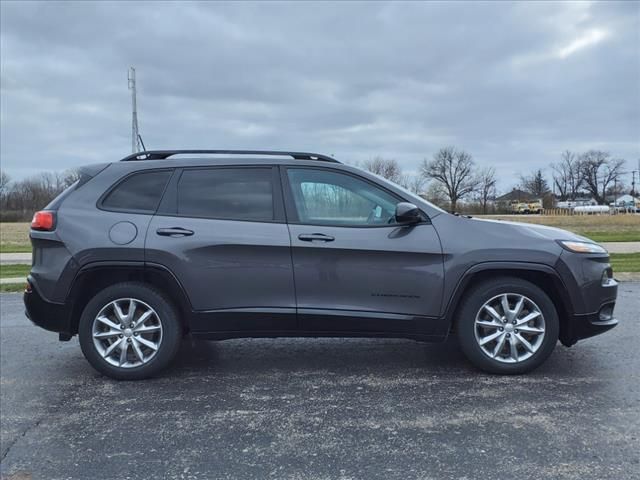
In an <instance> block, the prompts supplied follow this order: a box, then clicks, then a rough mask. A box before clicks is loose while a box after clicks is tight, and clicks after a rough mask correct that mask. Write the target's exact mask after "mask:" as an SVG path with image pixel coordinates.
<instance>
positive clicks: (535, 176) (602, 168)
mask: <svg viewBox="0 0 640 480" xmlns="http://www.w3.org/2000/svg"><path fill="white" fill-rule="evenodd" d="M624 164H625V161H624V160H623V159H618V158H613V157H612V156H611V154H610V153H609V152H606V151H601V150H589V151H587V152H584V153H575V152H571V151H568V150H567V151H565V152H563V153H562V155H561V156H560V160H559V161H558V162H555V163H552V164H551V165H550V167H551V171H552V176H551V178H552V182H553V183H552V184H551V185H552V186H551V187H550V186H549V182H548V181H547V178H546V176H545V173H544V171H543V170H542V169H537V170H534V171H533V172H531V173H530V174H523V175H521V176H520V179H519V183H517V184H516V185H514V186H513V188H514V189H515V188H517V189H520V190H522V191H524V192H526V193H528V194H529V195H531V196H532V197H535V198H539V199H542V200H543V201H545V202H548V203H553V201H554V199H555V198H557V199H558V200H561V201H564V200H576V199H577V198H584V197H587V196H588V197H592V198H593V199H594V200H595V201H596V202H597V203H598V204H605V203H606V199H607V197H608V196H610V195H620V194H621V193H624V192H625V191H626V190H627V188H626V186H625V185H624V183H623V182H622V181H621V175H622V174H624V173H625V172H624V171H623V168H624ZM363 167H364V168H365V169H367V170H369V171H370V172H372V173H375V174H377V175H380V176H382V177H385V178H387V179H389V180H391V181H393V182H395V183H398V184H399V185H401V186H403V187H405V188H407V189H409V190H411V191H413V192H414V193H418V194H421V195H423V196H424V197H426V198H427V199H428V200H429V201H431V202H433V203H436V204H437V205H439V206H441V207H444V208H447V209H449V210H451V211H457V210H458V207H459V202H460V201H462V200H464V202H465V209H466V210H472V211H476V212H478V213H488V211H489V210H490V209H493V208H495V206H494V205H493V201H494V200H495V198H496V194H497V192H496V184H497V177H496V170H495V168H494V167H484V168H479V167H478V166H477V165H476V163H475V161H474V159H473V157H472V156H471V154H469V153H468V152H466V151H464V150H461V149H458V148H456V147H453V146H449V147H444V148H441V149H440V150H438V151H437V152H436V153H435V154H434V155H433V157H432V158H431V159H425V160H424V161H423V162H422V163H421V165H420V169H419V171H418V172H417V173H414V174H406V173H403V171H402V169H401V167H400V165H399V164H398V162H397V161H396V160H394V159H384V158H381V157H376V158H374V159H372V160H369V161H366V162H364V164H363ZM552 190H554V192H553V193H555V194H556V195H555V196H553V195H552ZM631 190H633V187H632V189H631ZM631 190H630V193H632V194H636V192H633V191H631ZM545 206H547V205H545ZM548 206H552V205H548Z"/></svg>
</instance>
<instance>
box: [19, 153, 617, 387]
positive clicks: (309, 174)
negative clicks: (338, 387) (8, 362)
mask: <svg viewBox="0 0 640 480" xmlns="http://www.w3.org/2000/svg"><path fill="white" fill-rule="evenodd" d="M185 156H186V157H187V158H185ZM30 236H31V241H32V244H33V266H32V269H31V273H30V275H29V277H28V287H27V289H26V291H25V294H24V301H25V305H26V311H27V315H28V316H29V318H31V320H32V321H33V322H34V323H36V324H37V325H39V326H41V327H43V328H45V329H47V330H51V331H54V332H59V337H60V339H61V340H69V339H70V338H71V337H72V336H74V335H76V334H77V335H79V338H80V346H81V348H82V351H83V353H84V355H85V356H86V358H87V359H88V361H89V362H90V363H91V365H93V367H94V368H96V369H97V370H98V371H100V372H102V373H104V374H106V375H109V376H111V377H113V378H117V379H139V378H145V377H148V376H150V375H153V374H155V373H157V372H159V371H160V370H162V369H163V368H164V367H166V366H167V365H168V364H169V362H170V361H171V359H172V358H173V357H174V355H175V354H176V352H177V350H178V347H179V345H180V340H181V338H182V337H183V336H184V335H186V334H190V335H192V336H194V337H199V338H206V339H212V340H223V339H228V338H237V337H283V336H311V337H314V336H323V337H324V336H336V337H342V336H371V337H404V338H410V339H415V340H421V341H443V340H445V339H446V338H447V337H448V336H449V335H450V334H454V335H456V336H457V338H458V339H459V341H460V345H461V347H462V349H463V351H464V352H465V354H466V355H467V357H468V358H469V359H470V360H471V362H473V364H475V365H476V366H477V367H479V368H481V369H483V370H485V371H488V372H493V373H500V374H517V373H523V372H528V371H530V370H532V369H534V368H536V367H537V366H539V365H540V364H541V363H542V362H544V360H545V359H546V358H547V357H548V356H549V355H550V354H551V352H552V351H553V349H554V347H555V345H556V343H557V341H558V339H559V340H560V341H561V342H562V343H563V344H564V345H567V346H570V345H573V344H574V343H576V342H577V341H578V340H579V339H582V338H586V337H589V336H592V335H596V334H598V333H601V332H604V331H606V330H608V329H610V328H612V327H614V326H615V325H616V324H617V321H616V320H615V319H614V317H613V309H614V305H615V300H616V293H617V283H616V281H615V280H614V279H613V272H612V269H611V265H610V263H609V256H608V254H607V252H606V251H605V250H604V249H603V248H602V247H601V246H599V245H597V244H595V243H594V242H592V241H590V240H589V239H587V238H584V237H580V236H577V235H575V234H572V233H570V232H567V231H564V230H560V229H555V228H549V227H542V226H537V225H530V224H529V225H528V224H520V223H511V222H502V221H491V220H478V219H474V218H469V217H465V216H457V215H450V214H448V213H446V212H444V211H443V210H441V209H440V208H438V207H436V206H434V205H432V204H430V203H429V202H426V201H425V200H423V199H422V198H420V197H418V196H415V195H413V194H411V193H409V192H408V191H406V190H404V189H402V188H401V187H399V186H397V185H395V184H393V183H391V182H388V181H386V180H384V179H382V178H380V177H377V176H375V175H372V174H370V173H367V172H364V171H362V170H359V169H358V168H355V167H350V166H347V165H342V164H340V163H339V162H337V161H336V160H334V159H332V158H330V157H327V156H324V155H318V154H313V153H298V152H265V151H220V150H212V151H156V152H145V153H141V154H136V155H132V156H129V157H127V158H125V159H124V160H123V161H119V162H114V163H110V164H104V165H93V166H89V167H85V168H83V169H81V174H80V178H79V180H78V181H77V182H76V183H75V184H74V185H72V186H71V187H70V188H69V189H67V190H66V191H65V192H64V193H62V194H61V195H60V196H59V197H58V198H56V199H55V200H54V201H53V202H52V203H51V204H49V205H48V206H47V207H46V208H45V209H44V210H43V211H40V212H37V213H36V214H35V215H34V218H33V222H32V224H31V234H30ZM372 361H375V360H374V359H372Z"/></svg>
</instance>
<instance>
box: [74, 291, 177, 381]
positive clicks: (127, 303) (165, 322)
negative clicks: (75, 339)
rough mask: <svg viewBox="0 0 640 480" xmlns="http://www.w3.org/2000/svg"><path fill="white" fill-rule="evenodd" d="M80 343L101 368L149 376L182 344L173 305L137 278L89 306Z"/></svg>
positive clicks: (122, 376) (124, 376)
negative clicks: (136, 280) (137, 280)
mask: <svg viewBox="0 0 640 480" xmlns="http://www.w3.org/2000/svg"><path fill="white" fill-rule="evenodd" d="M78 334H79V337H80V347H81V348H82V353H84V356H85V357H86V359H87V360H88V361H89V363H90V364H91V365H92V366H93V367H94V368H95V369H96V370H98V371H99V372H101V373H103V374H105V375H107V376H109V377H112V378H115V379H117V380H138V379H142V378H147V377H150V376H152V375H154V374H155V373H157V372H159V371H160V370H161V369H163V368H164V367H166V366H167V365H168V364H169V362H170V361H171V360H172V359H173V357H174V356H175V354H176V353H177V351H178V348H179V346H180V339H181V328H180V322H179V321H178V317H177V314H176V311H175V308H174V307H173V306H172V305H171V304H170V303H168V302H167V301H166V300H165V299H164V298H163V297H162V295H161V293H160V292H158V291H157V290H155V289H154V288H152V287H150V286H148V285H145V284H143V283H137V282H127V283H120V284H117V285H112V286H110V287H107V288H106V289H104V290H103V291H101V292H100V293H98V294H97V295H96V296H95V297H93V298H92V299H91V300H90V301H89V303H88V304H87V306H86V307H85V309H84V311H83V313H82V317H81V318H80V324H79V326H78Z"/></svg>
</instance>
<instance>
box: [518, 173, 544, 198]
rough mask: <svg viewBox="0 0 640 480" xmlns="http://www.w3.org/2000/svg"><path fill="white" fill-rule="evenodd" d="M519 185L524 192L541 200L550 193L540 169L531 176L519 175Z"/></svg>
mask: <svg viewBox="0 0 640 480" xmlns="http://www.w3.org/2000/svg"><path fill="white" fill-rule="evenodd" d="M520 183H521V184H522V189H523V190H524V191H525V192H527V193H530V194H531V195H533V196H534V197H536V198H542V197H544V196H545V195H546V194H547V193H549V191H550V189H549V184H548V183H547V180H546V179H545V178H544V175H543V173H542V170H540V169H538V170H536V171H535V172H533V173H532V174H531V175H521V176H520Z"/></svg>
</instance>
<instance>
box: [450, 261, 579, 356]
mask: <svg viewBox="0 0 640 480" xmlns="http://www.w3.org/2000/svg"><path fill="white" fill-rule="evenodd" d="M498 276H503V277H517V278H520V279H522V280H526V281H528V282H531V283H533V284H534V285H536V286H537V287H539V288H540V289H542V290H543V291H544V292H545V293H546V294H547V295H548V296H549V298H550V299H551V301H552V302H553V304H554V306H555V308H556V311H557V312H558V318H559V320H560V341H561V342H562V344H563V345H566V346H571V345H573V344H574V343H575V341H574V340H572V336H571V330H570V329H571V317H572V315H573V306H572V304H571V299H570V296H569V293H568V289H567V287H566V285H565V284H564V282H563V281H562V278H561V277H560V275H559V274H558V272H556V270H555V269H554V268H552V267H550V266H548V265H544V264H533V263H525V262H522V263H518V262H514V263H503V262H499V263H498V262H495V263H494V262H487V263H484V264H479V265H476V266H474V267H471V268H470V269H469V270H467V271H466V272H465V273H464V274H463V276H462V278H461V279H460V280H459V281H458V284H457V285H456V287H455V289H454V292H453V295H452V296H451V298H450V300H449V302H448V304H447V306H446V310H445V318H446V319H447V322H448V323H449V326H450V331H451V330H452V329H453V328H455V318H456V314H457V312H458V309H459V308H460V303H461V302H460V300H461V299H462V297H463V295H464V293H465V292H467V291H469V289H471V288H473V287H474V286H475V285H477V284H478V283H479V282H482V281H483V280H484V279H488V278H496V277H498Z"/></svg>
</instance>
